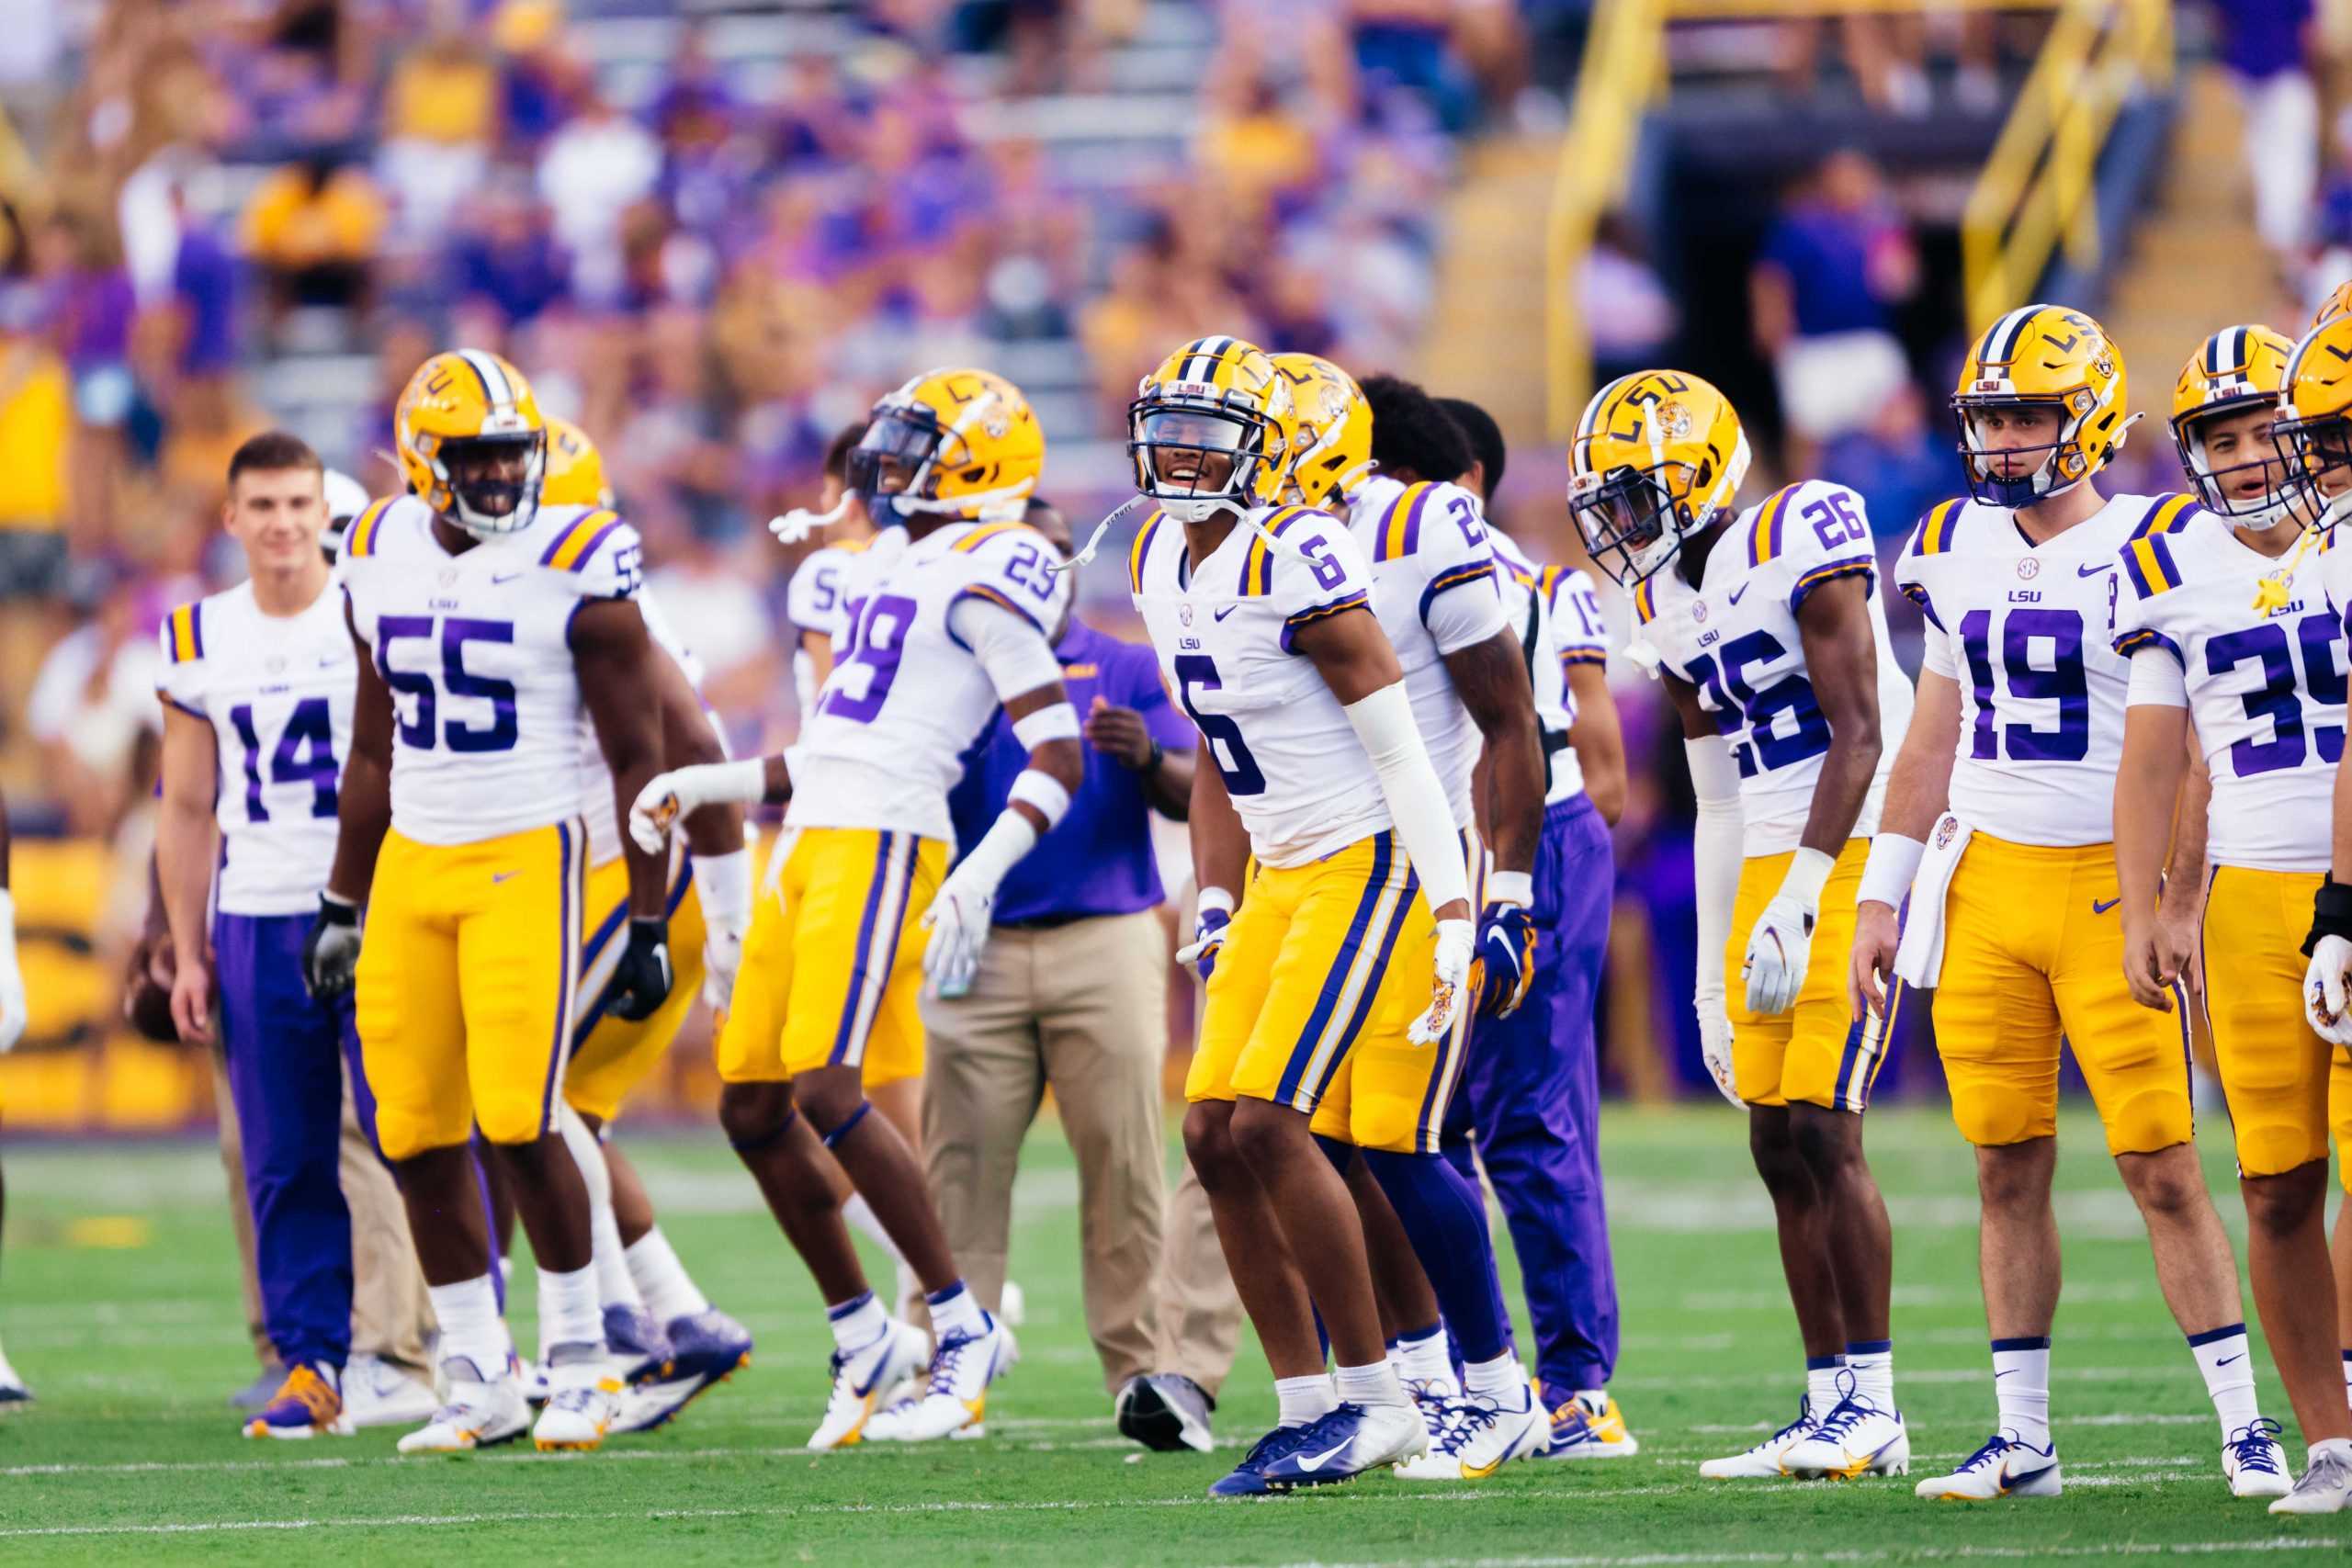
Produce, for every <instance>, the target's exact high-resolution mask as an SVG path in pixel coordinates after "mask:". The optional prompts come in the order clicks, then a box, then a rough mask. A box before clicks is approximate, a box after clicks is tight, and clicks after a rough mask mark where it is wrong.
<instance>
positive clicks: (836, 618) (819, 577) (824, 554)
mask: <svg viewBox="0 0 2352 1568" xmlns="http://www.w3.org/2000/svg"><path fill="white" fill-rule="evenodd" d="M864 551H865V540H863V539H854V540H847V541H844V542H843V543H841V544H838V545H821V546H820V547H817V548H816V549H813V550H811V551H809V554H808V555H806V556H804V557H803V558H801V561H800V564H799V565H798V566H797V567H796V568H794V569H793V572H792V581H789V582H787V583H786V584H785V589H784V618H785V619H786V621H789V622H790V623H791V624H792V629H793V633H794V636H793V638H792V690H793V694H794V696H796V697H797V699H798V700H799V704H800V713H801V716H802V717H803V718H806V717H807V716H808V715H809V710H810V709H811V708H813V707H815V706H816V705H817V688H818V686H819V685H820V684H821V682H819V681H818V679H817V666H816V664H815V662H814V661H813V660H811V659H810V658H809V650H808V649H805V648H803V647H801V646H800V636H799V634H801V633H803V632H814V633H816V634H817V635H818V636H820V637H823V638H825V639H826V641H828V642H831V643H838V642H840V641H841V640H842V637H844V635H845V634H846V632H847V629H848V628H847V627H846V626H844V625H843V624H842V622H843V618H844V617H843V612H844V611H845V610H846V609H847V608H848V605H849V601H848V599H847V598H846V597H845V596H844V593H843V589H844V588H845V587H846V586H847V579H848V572H849V565H850V562H852V561H854V560H855V559H856V558H858V556H859V555H861V554H863V553H864Z"/></svg>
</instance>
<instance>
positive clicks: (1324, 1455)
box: [1298, 1438, 1355, 1474]
mask: <svg viewBox="0 0 2352 1568" xmlns="http://www.w3.org/2000/svg"><path fill="white" fill-rule="evenodd" d="M1354 1440H1355V1439H1354V1438H1349V1439H1348V1442H1345V1443H1341V1444H1340V1446H1339V1447H1338V1448H1336V1449H1326V1450H1323V1451H1322V1452H1321V1453H1319V1454H1317V1455H1316V1456H1315V1457H1314V1458H1313V1459H1309V1458H1307V1457H1306V1455H1305V1454H1301V1455H1300V1456H1299V1458H1298V1468H1299V1469H1301V1470H1304V1471H1306V1472H1309V1473H1310V1474H1311V1473H1313V1472H1316V1471H1318V1470H1320V1469H1322V1468H1323V1466H1324V1465H1325V1464H1327V1463H1328V1462H1329V1461H1330V1459H1331V1457H1332V1456H1333V1455H1334V1454H1343V1453H1345V1452H1347V1451H1348V1444H1349V1443H1352V1442H1353V1441H1354Z"/></svg>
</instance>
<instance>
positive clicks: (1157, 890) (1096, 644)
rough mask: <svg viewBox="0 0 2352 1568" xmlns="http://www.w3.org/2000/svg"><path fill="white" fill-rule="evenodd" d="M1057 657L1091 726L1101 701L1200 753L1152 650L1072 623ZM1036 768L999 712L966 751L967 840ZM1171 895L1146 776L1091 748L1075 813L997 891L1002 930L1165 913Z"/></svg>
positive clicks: (953, 804) (962, 798) (956, 796)
mask: <svg viewBox="0 0 2352 1568" xmlns="http://www.w3.org/2000/svg"><path fill="white" fill-rule="evenodd" d="M1054 654H1055V656H1056V657H1057V658H1058V659H1059V660H1061V663H1062V685H1063V687H1064V688H1065V689H1067V690H1068V691H1069V700H1070V705H1072V706H1073V707H1075V708H1077V709H1078V711H1079V715H1080V718H1081V719H1083V717H1084V716H1085V715H1086V712H1087V710H1088V709H1089V708H1091V707H1092V706H1093V705H1094V699H1095V698H1096V697H1097V696H1100V697H1101V698H1102V699H1103V701H1104V702H1106V703H1109V704H1111V705H1113V706H1114V707H1127V708H1134V709H1135V710H1136V712H1138V713H1140V714H1142V715H1143V721H1144V726H1145V728H1148V729H1149V730H1150V731H1151V735H1152V739H1155V740H1158V741H1159V744H1160V745H1161V746H1163V747H1164V748H1166V749H1167V750H1170V751H1189V750H1192V749H1193V745H1194V744H1195V741H1196V739H1197V738H1196V737H1195V736H1194V735H1193V727H1192V725H1191V724H1189V723H1187V722H1186V721H1185V719H1184V718H1183V716H1182V715H1180V714H1179V713H1177V711H1176V709H1175V706H1174V705H1173V704H1171V703H1170V702H1169V700H1168V688H1167V687H1166V686H1164V685H1162V684H1161V683H1160V680H1159V660H1158V659H1157V658H1156V657H1155V656H1154V655H1153V653H1152V651H1151V649H1148V648H1144V647H1141V646H1139V645H1137V644H1135V643H1131V642H1121V641H1120V640H1119V639H1118V638H1117V637H1112V636H1110V635H1108V634H1107V633H1103V632H1099V631H1096V630H1095V629H1094V628H1093V627H1092V626H1088V625H1087V624H1086V623H1085V622H1083V621H1080V620H1077V619H1072V620H1071V622H1070V624H1069V631H1067V632H1065V633H1064V634H1062V640H1061V642H1060V643H1059V645H1058V646H1057V647H1056V648H1055V649H1054ZM1028 763H1029V749H1028V748H1027V747H1025V746H1023V745H1022V744H1021V741H1020V740H1019V739H1018V738H1016V737H1015V736H1014V735H1013V733H1012V725H1010V724H1008V723H1006V722H1005V718H1004V710H1003V709H1001V708H999V709H998V710H997V713H996V716H995V717H994V718H992V719H990V720H989V727H988V728H986V729H983V730H982V731H980V738H979V739H978V740H976V741H974V742H973V743H972V749H971V750H969V751H967V752H966V753H965V763H964V777H963V781H962V782H961V783H959V784H956V787H955V789H954V790H953V791H951V792H950V793H949V795H948V796H947V808H948V811H949V813H950V814H951V815H952V816H953V817H954V818H955V821H956V842H957V843H959V844H963V845H965V846H967V847H968V846H970V845H973V844H976V843H978V842H979V841H980V837H981V835H983V834H984V833H986V832H987V831H988V830H989V823H991V822H993V821H995V820H996V818H997V813H999V812H1001V811H1002V810H1003V809H1004V802H1005V797H1006V796H1007V795H1010V794H1011V793H1012V780H1013V778H1014V776H1015V775H1016V774H1018V773H1020V772H1021V770H1022V769H1023V768H1024V767H1026V766H1028ZM1165 897H1167V895H1166V893H1165V892H1164V891H1163V890H1162V889H1161V887H1160V886H1159V861H1158V860H1157V859H1156V858H1155V857H1154V856H1153V854H1152V851H1151V804H1150V802H1149V801H1148V800H1147V799H1146V798H1145V796H1144V792H1143V777H1142V775H1141V774H1139V773H1135V772H1133V771H1132V770H1130V769H1129V768H1127V767H1126V766H1125V765H1124V764H1122V763H1119V762H1116V761H1112V760H1111V759H1110V758H1108V757H1105V756H1103V754H1102V753H1101V752H1099V751H1097V750H1094V749H1093V748H1092V747H1091V746H1089V747H1087V748H1086V777H1085V779H1084V781H1083V782H1082V783H1080V785H1079V786H1078V789H1077V791H1076V793H1074V794H1073V795H1071V796H1070V798H1069V815H1068V816H1067V817H1064V818H1062V819H1061V820H1060V821H1059V822H1057V823H1056V824H1055V825H1054V830H1053V831H1052V832H1050V833H1047V834H1046V836H1045V838H1043V839H1042V840H1039V841H1038V844H1037V847H1036V848H1035V849H1034V850H1032V851H1030V852H1028V853H1027V854H1026V855H1023V857H1022V858H1021V861H1020V863H1018V864H1016V865H1014V866H1013V868H1012V871H1011V872H1010V873H1008V874H1006V876H1005V879H1004V884H1003V886H1001V887H999V888H998V889H997V895H996V913H995V919H996V923H997V924H998V925H1018V924H1020V923H1022V922H1023V921H1026V920H1055V921H1060V920H1070V919H1081V918H1085V917H1090V916H1095V915H1131V914H1133V913H1135V912H1136V910H1138V909H1149V908H1155V907H1156V906H1158V905H1159V903H1160V902H1161V900H1162V899H1164V898H1165Z"/></svg>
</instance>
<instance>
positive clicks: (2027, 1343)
mask: <svg viewBox="0 0 2352 1568" xmlns="http://www.w3.org/2000/svg"><path fill="white" fill-rule="evenodd" d="M1993 1395H1994V1397H1995V1398H1996V1399H1997V1400H1998V1401H1999V1402H2000V1406H2001V1426H2002V1428H2003V1429H2004V1430H2006V1431H2010V1432H2015V1433H2016V1434H2017V1435H2018V1437H2019V1438H2022V1439H2024V1440H2025V1441H2026V1442H2029V1443H2031V1444H2032V1445H2033V1446H2034V1447H2035V1448H2038V1449H2047V1448H2049V1447H2050V1337H2049V1336H2048V1335H2046V1334H2043V1335H2038V1336H2035V1337H2032V1338H2028V1339H1996V1340H1994V1341H1993Z"/></svg>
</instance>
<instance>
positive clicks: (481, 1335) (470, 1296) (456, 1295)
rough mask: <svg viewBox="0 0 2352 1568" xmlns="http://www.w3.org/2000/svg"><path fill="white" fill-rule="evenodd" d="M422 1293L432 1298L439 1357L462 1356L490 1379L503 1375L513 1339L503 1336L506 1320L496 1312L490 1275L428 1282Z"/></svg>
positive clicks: (495, 1299) (495, 1289)
mask: <svg viewBox="0 0 2352 1568" xmlns="http://www.w3.org/2000/svg"><path fill="white" fill-rule="evenodd" d="M424 1293H425V1294H426V1295H427V1296H429V1297H431V1298H432V1300H433V1316H434V1320H435V1322H437V1323H439V1324H440V1325H441V1359H443V1360H445V1361H446V1360H447V1359H449V1358H451V1357H452V1356H460V1357H463V1358H464V1359H467V1360H469V1361H471V1362H472V1363H473V1365H474V1370H475V1371H478V1372H480V1373H481V1375H482V1377H483V1378H484V1379H486V1380H488V1381H491V1382H495V1381H497V1380H498V1379H500V1378H503V1377H504V1376H505V1375H506V1358H507V1357H508V1356H510V1355H512V1354H514V1341H513V1340H511V1339H509V1338H508V1337H506V1320H505V1319H503V1318H502V1317H500V1316H499V1315H498V1287H497V1286H495V1285H493V1284H492V1283H491V1280H490V1276H489V1275H487V1274H481V1275H478V1276H476V1277H475V1278H473V1279H471V1280H458V1282H457V1283H456V1284H454V1285H428V1286H426V1287H425V1292H424Z"/></svg>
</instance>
